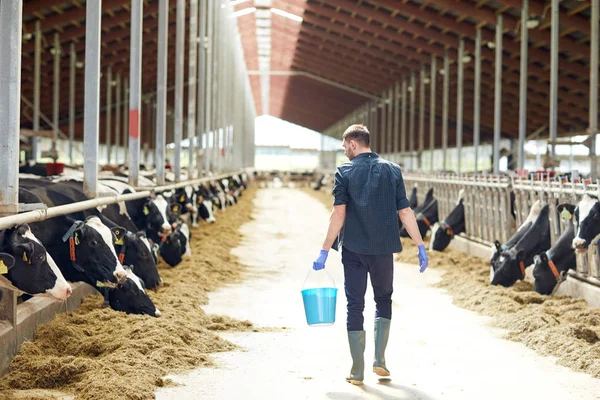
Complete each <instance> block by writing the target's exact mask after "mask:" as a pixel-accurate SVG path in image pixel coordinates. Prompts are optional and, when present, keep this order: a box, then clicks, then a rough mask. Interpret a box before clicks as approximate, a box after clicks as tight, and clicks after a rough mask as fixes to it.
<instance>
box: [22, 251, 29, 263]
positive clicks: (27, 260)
mask: <svg viewBox="0 0 600 400" xmlns="http://www.w3.org/2000/svg"><path fill="white" fill-rule="evenodd" d="M23 261H25V262H26V263H27V264H31V260H30V259H28V258H27V253H26V252H23Z"/></svg>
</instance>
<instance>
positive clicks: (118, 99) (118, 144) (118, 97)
mask: <svg viewBox="0 0 600 400" xmlns="http://www.w3.org/2000/svg"><path fill="white" fill-rule="evenodd" d="M116 80H117V85H116V87H115V95H116V99H115V100H116V101H115V103H116V104H115V149H116V153H115V163H116V164H117V165H118V164H119V159H120V157H119V154H120V153H121V73H120V72H117V79H116Z"/></svg>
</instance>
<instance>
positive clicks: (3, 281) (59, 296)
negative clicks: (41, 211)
mask: <svg viewBox="0 0 600 400" xmlns="http://www.w3.org/2000/svg"><path fill="white" fill-rule="evenodd" d="M20 191H22V189H21V190H20ZM19 198H20V199H22V197H21V195H20V196H19ZM0 286H1V287H6V288H8V289H13V290H16V291H18V292H23V293H26V294H29V295H32V296H40V297H50V298H52V299H54V300H58V301H64V300H66V299H67V298H68V297H69V296H70V295H71V293H72V288H71V285H69V283H68V282H67V281H66V280H65V278H64V277H63V274H62V272H61V271H60V269H59V268H58V266H57V265H56V263H55V262H54V259H53V258H52V256H51V255H50V254H48V252H47V250H46V248H45V247H44V246H43V245H42V244H41V242H40V241H39V240H38V238H37V237H35V235H34V234H33V232H31V228H30V227H29V225H27V224H21V225H18V226H16V227H15V228H12V229H6V230H3V231H0Z"/></svg>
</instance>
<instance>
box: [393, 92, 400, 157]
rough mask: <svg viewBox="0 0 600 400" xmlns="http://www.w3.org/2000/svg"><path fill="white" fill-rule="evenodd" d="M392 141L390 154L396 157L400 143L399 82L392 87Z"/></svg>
mask: <svg viewBox="0 0 600 400" xmlns="http://www.w3.org/2000/svg"><path fill="white" fill-rule="evenodd" d="M393 132H394V133H393V140H392V152H393V153H394V157H396V155H397V153H398V151H399V146H398V144H399V143H400V82H396V84H395V85H394V131H393Z"/></svg>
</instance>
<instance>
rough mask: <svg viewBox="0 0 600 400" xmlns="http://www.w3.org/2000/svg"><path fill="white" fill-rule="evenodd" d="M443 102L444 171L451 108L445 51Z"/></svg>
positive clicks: (448, 72)
mask: <svg viewBox="0 0 600 400" xmlns="http://www.w3.org/2000/svg"><path fill="white" fill-rule="evenodd" d="M442 97H443V102H442V170H443V171H446V170H447V168H448V110H449V108H450V104H449V103H450V59H449V57H448V49H444V93H443V96H442Z"/></svg>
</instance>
